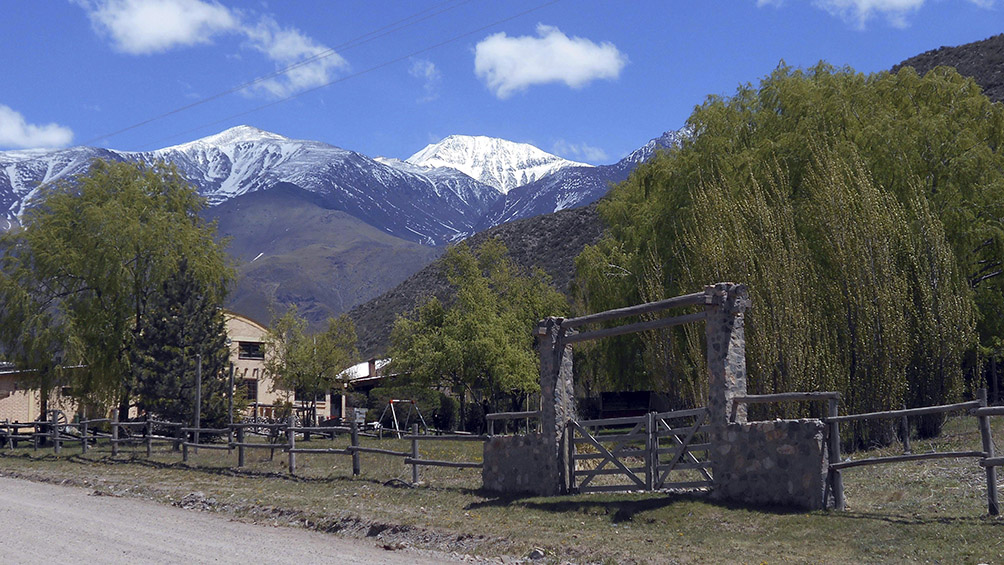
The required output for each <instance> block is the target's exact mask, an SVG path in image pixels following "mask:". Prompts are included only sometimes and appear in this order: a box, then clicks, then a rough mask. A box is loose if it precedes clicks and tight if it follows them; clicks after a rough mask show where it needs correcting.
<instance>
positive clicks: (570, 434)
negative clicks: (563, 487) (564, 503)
mask: <svg viewBox="0 0 1004 565" xmlns="http://www.w3.org/2000/svg"><path fill="white" fill-rule="evenodd" d="M565 446H566V447H567V449H568V471H567V472H568V492H569V493H573V492H575V489H576V486H575V428H573V427H572V426H570V425H567V424H566V425H565Z"/></svg>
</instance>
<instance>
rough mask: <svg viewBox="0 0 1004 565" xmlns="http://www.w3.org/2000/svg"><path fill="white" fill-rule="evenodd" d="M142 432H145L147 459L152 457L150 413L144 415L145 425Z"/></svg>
mask: <svg viewBox="0 0 1004 565" xmlns="http://www.w3.org/2000/svg"><path fill="white" fill-rule="evenodd" d="M143 433H145V434H146V458H147V459H149V458H151V457H153V420H151V419H150V414H149V413H147V415H146V426H145V427H144V428H143Z"/></svg>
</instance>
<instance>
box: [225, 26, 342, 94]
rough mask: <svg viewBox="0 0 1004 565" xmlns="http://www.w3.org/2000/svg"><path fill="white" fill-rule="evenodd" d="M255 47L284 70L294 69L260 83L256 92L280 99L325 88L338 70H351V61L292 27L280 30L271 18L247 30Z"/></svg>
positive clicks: (251, 43) (257, 84)
mask: <svg viewBox="0 0 1004 565" xmlns="http://www.w3.org/2000/svg"><path fill="white" fill-rule="evenodd" d="M243 31H244V33H245V34H246V35H247V37H248V40H249V42H250V45H251V47H252V48H254V49H255V50H257V51H260V52H261V53H263V54H264V55H265V56H266V57H268V58H269V60H271V61H273V62H274V63H276V65H277V66H279V67H280V68H285V67H289V66H292V68H291V69H290V70H288V71H286V72H284V73H282V74H281V75H279V76H277V77H275V78H270V79H266V80H263V81H260V82H258V83H256V84H255V86H254V87H253V89H254V90H263V91H265V92H268V93H269V94H271V95H272V96H275V97H276V98H282V97H285V96H289V95H290V94H293V93H294V92H298V91H301V90H306V89H308V88H314V87H317V86H322V85H324V84H327V83H329V82H331V81H332V79H333V76H334V73H335V71H336V70H339V69H344V68H347V67H348V65H349V64H348V61H346V60H345V59H344V58H342V56H341V55H339V54H338V53H335V52H334V51H332V50H331V49H330V48H328V47H327V46H325V45H322V44H320V43H317V42H316V41H314V40H313V39H311V38H310V37H307V36H306V35H304V34H303V33H302V32H300V30H298V29H296V28H292V27H287V28H283V27H280V26H279V24H278V23H276V22H275V20H273V19H271V18H262V19H261V21H260V22H258V24H257V25H255V26H253V27H251V26H248V27H245V28H244V30H243Z"/></svg>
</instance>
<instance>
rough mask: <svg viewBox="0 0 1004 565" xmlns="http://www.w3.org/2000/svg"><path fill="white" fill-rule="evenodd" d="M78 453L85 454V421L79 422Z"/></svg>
mask: <svg viewBox="0 0 1004 565" xmlns="http://www.w3.org/2000/svg"><path fill="white" fill-rule="evenodd" d="M80 453H87V420H81V421H80Z"/></svg>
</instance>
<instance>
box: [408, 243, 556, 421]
mask: <svg viewBox="0 0 1004 565" xmlns="http://www.w3.org/2000/svg"><path fill="white" fill-rule="evenodd" d="M443 263H444V268H445V270H446V274H447V278H448V280H449V282H450V284H451V285H452V287H453V288H454V289H455V290H456V295H455V300H454V301H453V303H452V304H450V305H449V306H444V305H443V304H442V303H440V302H439V301H438V300H437V299H435V298H433V299H430V300H429V301H428V302H426V303H425V304H423V305H422V306H420V307H419V308H418V309H417V311H416V312H415V313H414V314H413V317H400V318H398V320H397V321H396V322H395V324H394V329H393V331H392V333H391V343H392V345H391V357H392V358H393V361H392V363H393V367H394V370H395V371H398V372H408V373H411V375H412V377H413V378H414V379H416V380H418V381H420V382H424V383H426V384H427V385H432V386H439V385H445V386H447V387H449V388H451V389H452V390H453V392H454V394H456V395H457V396H458V397H459V399H460V403H461V420H462V421H463V420H465V418H466V415H467V412H468V410H467V400H468V398H471V399H473V400H474V401H475V402H477V403H478V404H479V405H481V406H482V407H484V408H486V409H489V410H494V409H497V408H498V407H499V406H501V405H502V404H503V402H508V403H509V404H510V406H511V405H513V403H518V402H519V399H520V398H521V397H522V396H523V395H525V394H526V393H530V392H534V391H537V390H539V365H538V359H537V354H536V353H535V351H534V349H533V347H534V341H533V339H534V338H533V328H534V326H535V325H536V323H537V322H538V321H539V320H540V319H542V318H544V317H546V316H551V315H559V314H561V313H562V312H564V311H565V310H567V308H568V305H567V302H566V301H565V298H564V297H563V296H562V295H561V294H560V293H558V292H557V291H556V290H555V289H554V288H553V287H552V286H551V285H550V282H549V280H548V278H547V276H546V275H545V274H544V273H543V272H542V271H540V270H539V269H535V270H533V271H531V272H529V273H526V272H523V271H521V270H520V269H519V268H518V267H517V266H516V265H515V264H514V263H513V262H512V260H511V259H510V258H509V255H508V250H507V249H506V248H505V245H504V244H503V243H502V242H500V241H498V240H494V239H492V240H489V241H487V242H485V243H484V244H482V245H481V247H479V248H478V249H477V250H476V251H472V250H471V249H470V247H468V246H467V245H466V244H464V243H461V244H458V245H455V246H453V247H451V248H450V249H449V250H447V252H446V254H445V255H444V259H443Z"/></svg>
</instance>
